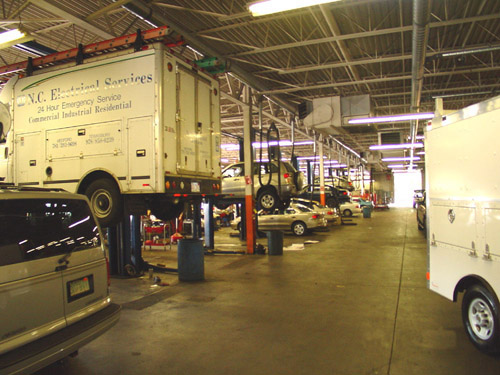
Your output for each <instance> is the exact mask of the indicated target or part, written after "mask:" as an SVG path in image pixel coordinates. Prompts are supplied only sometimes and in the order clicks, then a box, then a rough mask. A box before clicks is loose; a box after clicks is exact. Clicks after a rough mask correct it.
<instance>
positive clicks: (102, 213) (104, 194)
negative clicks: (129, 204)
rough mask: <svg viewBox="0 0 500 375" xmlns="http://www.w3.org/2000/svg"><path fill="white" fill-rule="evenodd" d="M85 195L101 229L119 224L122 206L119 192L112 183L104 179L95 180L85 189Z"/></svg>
mask: <svg viewBox="0 0 500 375" xmlns="http://www.w3.org/2000/svg"><path fill="white" fill-rule="evenodd" d="M85 195H86V196H87V197H88V198H89V201H90V207H91V208H92V211H94V214H95V215H96V216H97V219H98V220H99V223H100V224H101V226H102V227H103V228H107V227H110V226H113V225H116V224H118V223H119V222H120V219H121V214H122V210H123V204H122V199H121V194H120V191H119V190H118V187H117V186H116V184H115V183H114V182H113V181H111V180H110V179H106V178H103V179H99V180H95V181H94V182H92V183H91V184H90V185H89V186H88V187H87V189H85Z"/></svg>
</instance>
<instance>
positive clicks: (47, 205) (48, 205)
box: [0, 199, 101, 266]
mask: <svg viewBox="0 0 500 375" xmlns="http://www.w3.org/2000/svg"><path fill="white" fill-rule="evenodd" d="M0 231H1V233H2V235H1V236H0V266H4V265H8V264H14V263H20V262H25V261H30V260H35V259H40V258H46V257H51V256H56V255H61V254H66V253H68V252H72V251H80V250H85V249H88V248H92V247H95V246H99V245H100V244H101V239H100V237H99V231H98V228H97V226H96V224H95V222H94V219H93V217H92V214H91V212H90V208H89V206H88V204H87V203H86V202H85V201H83V200H66V199H22V200H21V199H8V200H0Z"/></svg>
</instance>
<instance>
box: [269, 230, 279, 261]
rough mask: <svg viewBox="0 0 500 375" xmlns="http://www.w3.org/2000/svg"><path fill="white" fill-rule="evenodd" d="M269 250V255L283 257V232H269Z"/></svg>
mask: <svg viewBox="0 0 500 375" xmlns="http://www.w3.org/2000/svg"><path fill="white" fill-rule="evenodd" d="M267 248H268V249H269V250H268V251H269V255H283V231H281V230H269V231H267Z"/></svg>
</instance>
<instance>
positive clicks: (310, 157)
mask: <svg viewBox="0 0 500 375" xmlns="http://www.w3.org/2000/svg"><path fill="white" fill-rule="evenodd" d="M314 159H319V156H299V157H298V158H297V160H314ZM323 159H326V156H323Z"/></svg>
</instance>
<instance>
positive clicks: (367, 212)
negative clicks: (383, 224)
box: [363, 206, 372, 219]
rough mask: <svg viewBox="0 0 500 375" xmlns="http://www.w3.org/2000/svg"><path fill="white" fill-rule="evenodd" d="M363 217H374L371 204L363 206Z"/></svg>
mask: <svg viewBox="0 0 500 375" xmlns="http://www.w3.org/2000/svg"><path fill="white" fill-rule="evenodd" d="M363 217H364V218H365V219H369V218H370V217H372V209H371V208H370V207H369V206H363Z"/></svg>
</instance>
